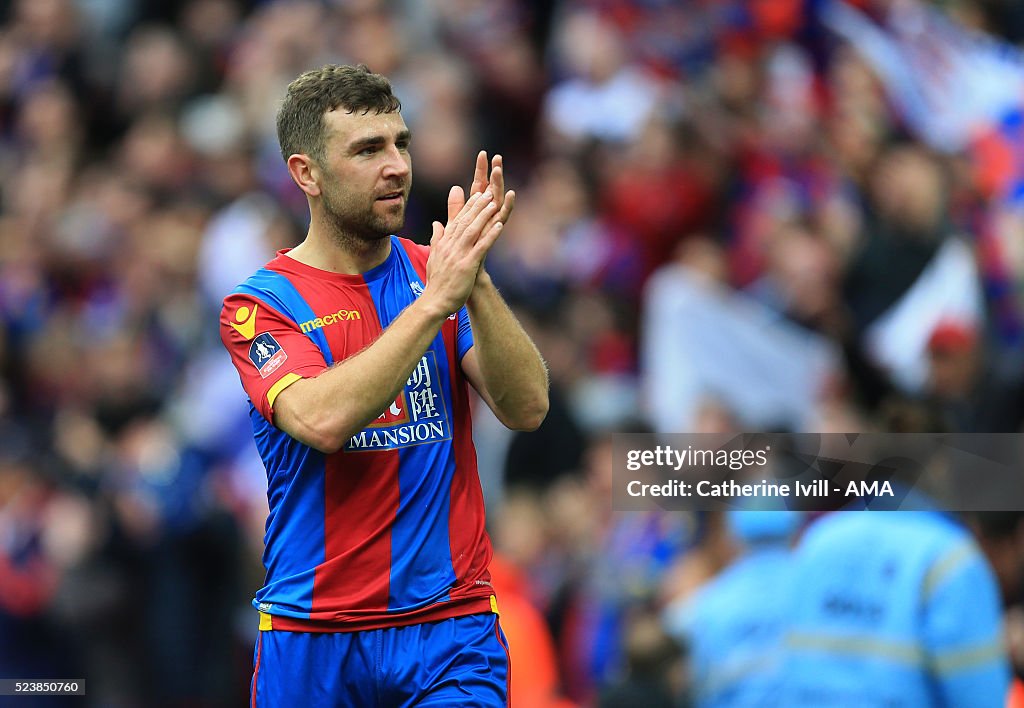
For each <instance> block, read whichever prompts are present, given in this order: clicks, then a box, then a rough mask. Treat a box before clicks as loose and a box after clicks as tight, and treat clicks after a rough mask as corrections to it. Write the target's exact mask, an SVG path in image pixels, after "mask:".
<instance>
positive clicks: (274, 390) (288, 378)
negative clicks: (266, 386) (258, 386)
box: [267, 372, 302, 409]
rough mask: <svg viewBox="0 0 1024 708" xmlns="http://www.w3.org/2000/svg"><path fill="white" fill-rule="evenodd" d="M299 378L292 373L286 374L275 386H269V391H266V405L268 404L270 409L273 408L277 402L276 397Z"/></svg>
mask: <svg viewBox="0 0 1024 708" xmlns="http://www.w3.org/2000/svg"><path fill="white" fill-rule="evenodd" d="M301 378H302V377H301V376H299V375H298V374H296V373H294V372H292V373H287V374H285V375H284V376H282V377H281V378H280V379H279V380H278V382H277V383H276V384H274V385H273V386H271V387H270V390H269V391H267V403H269V404H270V408H271V409H273V408H274V401H275V400H277V397H278V396H279V395H280V394H281V391H283V390H285V389H286V388H288V387H289V386H291V385H292V384H293V383H295V382H296V381H298V380H299V379H301Z"/></svg>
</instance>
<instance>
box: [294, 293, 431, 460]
mask: <svg viewBox="0 0 1024 708" xmlns="http://www.w3.org/2000/svg"><path fill="white" fill-rule="evenodd" d="M446 314H447V313H445V312H444V311H443V310H442V309H441V308H439V307H436V306H434V305H433V303H431V302H429V301H425V300H424V299H420V300H417V301H415V302H414V303H413V304H411V305H410V306H409V307H407V308H406V309H405V311H404V312H403V313H402V314H401V315H399V317H398V318H397V319H396V320H395V321H394V322H392V323H391V325H390V326H389V327H388V328H387V329H386V330H385V331H384V333H383V334H382V335H381V336H380V338H378V339H377V340H376V341H375V342H374V343H373V344H371V345H370V346H369V347H367V348H366V349H364V350H363V351H361V352H359V353H358V354H355V355H353V356H351V357H349V358H347V359H345V360H344V361H341V362H339V363H338V364H336V365H334V366H332V367H331V368H330V369H327V370H326V371H324V372H323V373H322V374H320V375H319V376H317V377H315V378H312V379H305V380H302V381H297V382H296V383H294V384H292V385H291V386H290V387H288V388H287V389H285V391H283V392H282V393H281V395H280V396H279V397H278V403H277V405H276V406H275V411H274V422H275V424H276V425H277V426H278V427H280V428H281V429H282V430H284V431H286V432H287V433H288V434H289V435H291V436H292V437H294V438H295V439H297V440H299V441H300V442H303V443H305V444H307V445H310V446H311V447H314V448H316V449H318V450H321V451H322V452H333V451H335V450H337V449H339V448H341V446H342V445H344V444H345V442H346V441H347V440H348V439H349V438H351V437H352V436H353V435H355V434H356V433H358V432H359V431H360V430H362V429H363V428H364V427H366V425H367V424H368V423H370V422H372V421H373V419H374V418H376V417H377V416H379V415H380V414H381V412H382V411H384V410H385V409H387V407H388V406H389V405H390V404H391V403H393V402H394V400H395V397H396V396H397V395H398V393H399V391H401V390H402V387H403V386H404V385H405V383H406V381H407V380H408V378H409V375H410V374H411V373H412V371H413V369H414V368H415V366H416V364H417V363H418V362H419V361H420V358H421V357H422V356H423V352H424V351H426V349H427V347H429V346H430V343H431V342H432V341H433V339H434V337H435V335H436V334H437V332H438V330H439V329H440V327H441V324H442V323H443V322H444V321H445V317H446Z"/></svg>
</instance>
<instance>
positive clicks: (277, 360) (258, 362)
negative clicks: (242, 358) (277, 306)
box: [249, 332, 288, 378]
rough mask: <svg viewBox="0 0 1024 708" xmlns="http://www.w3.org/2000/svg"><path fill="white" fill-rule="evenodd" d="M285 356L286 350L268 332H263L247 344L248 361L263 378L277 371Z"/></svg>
mask: <svg viewBox="0 0 1024 708" xmlns="http://www.w3.org/2000/svg"><path fill="white" fill-rule="evenodd" d="M287 358H288V352H286V351H285V350H284V349H282V348H281V345H280V344H278V343H277V340H276V339H274V335H272V334H271V333H270V332H264V333H263V334H261V335H260V336H258V337H256V339H254V340H252V344H250V345H249V361H251V362H252V365H253V366H255V367H256V370H257V371H259V372H260V376H262V377H263V378H267V377H268V376H270V375H271V374H272V373H274V372H275V371H277V370H278V369H279V368H280V367H281V364H283V363H284V362H285V360H286V359H287Z"/></svg>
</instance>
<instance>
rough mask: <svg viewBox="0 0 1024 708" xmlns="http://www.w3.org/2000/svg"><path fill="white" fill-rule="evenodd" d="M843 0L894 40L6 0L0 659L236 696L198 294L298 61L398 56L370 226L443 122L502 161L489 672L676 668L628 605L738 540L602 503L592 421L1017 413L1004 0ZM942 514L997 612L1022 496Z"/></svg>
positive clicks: (627, 23) (1000, 419) (616, 681)
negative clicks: (507, 381)
mask: <svg viewBox="0 0 1024 708" xmlns="http://www.w3.org/2000/svg"><path fill="white" fill-rule="evenodd" d="M851 5H852V6H854V7H858V8H860V9H861V10H863V11H865V12H866V13H867V15H868V16H870V17H872V18H874V19H873V22H875V23H876V24H875V26H876V27H878V28H881V36H882V37H883V38H886V39H885V41H890V40H891V41H893V42H897V44H896V45H892V46H896V47H898V48H899V49H900V51H903V52H905V54H904V56H910V57H914V56H917V57H918V59H921V57H924V60H921V61H907V62H905V63H900V64H898V67H899V71H894V72H886V71H885V70H881V71H880V70H878V68H879V67H878V66H877V65H873V64H872V63H871V61H870V60H869V58H868V57H869V56H870V51H869V48H868V47H866V46H861V45H857V43H856V42H855V43H854V44H852V45H851V44H850V43H849V42H847V41H844V40H843V39H841V35H842V32H843V29H844V27H845V28H846V29H847V30H849V29H850V25H849V24H846V25H843V21H838V20H836V15H834V14H833V15H829V14H828V13H829V11H830V9H829V8H830V6H831V8H832V9H833V10H834V4H833V3H826V2H819V1H817V0H814V1H812V0H808V1H806V2H805V1H804V0H749V1H745V2H741V1H739V0H720V1H713V0H675V1H673V0H562V1H560V2H553V3H548V2H536V1H534V2H531V1H527V0H518V1H517V0H425V1H423V2H417V1H416V0H395V1H393V2H388V1H385V0H335V1H334V2H311V1H305V2H303V1H294V2H290V1H289V2H285V1H277V2H272V1H269V0H267V1H264V2H260V1H256V0H248V1H246V0H178V1H176V2H142V1H140V2H129V1H127V0H78V1H77V2H75V1H74V0H14V1H11V0H8V1H5V2H2V3H0V13H2V15H0V17H2V20H3V21H2V25H0V205H2V211H0V676H4V677H33V676H37V677H50V678H56V677H68V676H78V677H86V678H87V680H88V686H89V696H90V697H89V700H88V702H89V704H91V705H103V706H143V705H145V706H220V705H238V704H240V703H241V702H242V701H244V700H246V698H245V697H246V692H247V687H248V679H249V675H250V671H251V648H252V645H253V639H254V636H255V632H256V629H257V626H256V617H255V613H254V611H253V610H252V609H251V607H250V606H249V600H250V598H251V596H252V594H253V592H254V591H255V589H256V588H257V587H258V586H259V584H260V581H261V578H262V568H261V566H260V561H259V557H260V552H261V550H262V531H263V520H264V516H265V512H266V500H265V497H264V489H265V486H264V485H265V476H264V472H263V470H262V466H261V464H260V462H259V460H258V458H257V456H256V452H255V449H254V447H253V444H252V441H251V437H250V431H249V423H248V418H247V408H246V404H245V402H244V400H243V398H242V393H241V389H240V387H239V385H238V382H237V376H236V374H235V372H234V371H233V369H232V368H231V366H230V364H229V361H228V358H227V355H226V354H225V352H224V351H223V350H222V348H221V345H220V342H219V339H218V333H217V324H216V323H217V312H218V309H219V303H220V299H221V297H222V296H223V295H224V294H225V293H226V292H228V290H229V289H230V288H231V287H232V286H233V285H234V284H235V283H236V282H238V281H240V280H241V279H243V278H244V277H245V276H246V275H247V274H248V273H250V272H251V271H252V270H253V269H255V268H256V267H258V266H259V265H261V264H262V263H264V262H265V261H266V260H268V259H269V258H270V257H271V255H272V253H273V252H274V250H275V249H277V248H282V247H286V246H288V245H291V244H294V243H295V242H297V240H298V239H300V238H301V235H302V234H303V232H304V228H305V223H304V220H305V218H306V205H305V201H304V200H303V199H302V198H301V194H300V193H299V191H298V190H297V189H295V188H294V187H293V186H292V184H291V183H290V181H289V178H288V175H287V173H286V171H285V169H284V166H283V164H282V161H281V159H280V156H279V154H278V150H277V144H276V137H275V135H274V132H273V117H274V113H275V107H276V106H275V101H276V100H278V99H279V97H280V96H281V95H282V93H283V90H284V87H285V86H286V84H287V82H288V81H289V80H290V79H291V78H293V77H294V76H295V75H297V74H298V73H299V72H301V71H302V70H304V69H306V68H310V67H314V66H317V65H320V64H322V63H327V62H364V63H366V64H368V65H369V66H370V67H371V68H372V69H373V70H375V71H378V72H381V73H384V74H386V75H388V76H389V77H391V78H392V80H393V82H394V84H395V87H396V91H397V93H398V95H399V96H400V97H401V99H402V101H403V104H404V111H403V112H404V115H405V118H406V120H407V122H408V124H409V125H410V127H411V128H412V130H413V131H414V133H415V135H416V139H415V142H414V149H413V154H414V158H415V160H414V168H415V180H414V185H413V192H412V197H411V200H410V206H409V218H408V221H407V225H406V233H405V235H408V236H410V237H412V238H414V239H419V240H422V239H424V238H426V237H427V235H428V234H429V223H430V220H431V219H432V218H437V216H438V214H442V213H444V200H445V195H446V194H447V190H448V187H449V186H450V185H451V184H454V183H459V184H465V183H466V182H467V181H468V179H469V176H470V170H471V165H472V161H473V156H474V154H475V151H476V150H477V149H478V148H479V147H484V148H486V149H487V150H489V151H490V152H491V153H494V152H501V153H502V154H504V156H505V163H506V166H507V174H508V182H509V184H510V185H511V186H512V187H514V188H515V189H516V190H517V192H518V193H519V197H520V201H519V202H518V204H517V208H516V212H515V214H514V216H513V219H512V221H511V222H510V224H509V228H508V230H507V231H506V233H505V235H503V237H502V241H501V242H500V243H499V244H498V246H496V248H495V250H494V252H493V254H492V255H491V257H490V260H489V269H490V270H491V272H492V273H493V275H494V277H495V280H496V281H497V282H498V283H499V285H500V286H501V288H502V290H503V292H504V293H505V295H506V297H507V298H508V299H509V300H510V301H511V302H512V303H513V304H514V305H515V307H516V308H517V311H518V312H519V313H520V315H521V317H522V318H523V320H524V322H525V323H526V324H527V325H528V328H529V330H530V331H531V333H532V334H533V336H534V337H535V339H536V341H537V342H538V345H539V347H540V349H541V351H542V352H543V354H544V355H545V357H546V358H547V360H548V362H549V364H550V367H551V375H552V408H551V413H550V415H549V417H548V420H547V421H546V422H545V424H544V426H543V427H542V428H541V430H540V431H538V432H537V433H534V434H531V435H518V434H516V435H512V434H509V433H507V432H505V431H503V430H502V429H500V427H499V426H497V424H496V423H495V422H494V421H493V419H492V418H490V417H489V416H488V415H487V414H486V413H485V412H484V411H480V414H479V416H478V421H477V445H478V451H479V455H480V462H481V474H482V477H483V483H484V487H485V493H486V497H487V500H488V506H489V517H490V525H491V532H492V537H493V539H494V541H495V545H496V549H497V551H498V557H497V559H496V561H495V567H494V572H495V575H496V582H497V583H498V586H499V592H500V597H501V603H502V607H503V608H504V614H503V617H502V621H503V624H504V625H505V627H506V631H507V632H508V634H509V636H510V639H511V640H512V643H513V647H514V649H516V653H517V654H519V655H520V656H519V657H518V658H517V663H516V668H515V672H514V676H516V677H517V678H516V681H517V685H516V688H515V689H514V691H516V693H515V696H516V698H517V701H516V702H517V704H519V705H523V706H546V705H590V704H594V703H595V702H596V701H597V700H598V697H599V696H601V695H602V694H603V695H604V696H605V698H606V702H605V703H604V705H629V704H630V703H628V702H622V701H623V700H626V699H622V698H621V697H622V696H633V699H635V698H636V696H637V695H645V694H643V693H640V694H636V693H630V692H629V691H631V690H636V691H641V692H642V691H652V692H653V693H651V694H648V698H647V699H644V700H654V699H653V698H651V697H650V696H655V695H659V692H663V691H665V690H669V691H672V692H675V693H676V695H677V696H678V695H680V694H683V693H685V686H686V684H687V680H688V679H687V665H686V661H685V656H684V654H683V653H682V652H681V651H680V650H679V649H677V648H676V647H674V645H673V644H672V643H671V642H670V641H669V640H668V635H667V631H666V630H667V628H666V626H665V625H664V623H663V622H662V619H661V617H662V616H661V614H660V611H661V609H662V608H663V607H665V606H666V605H667V604H668V603H669V601H670V600H672V599H677V598H680V597H685V596H686V595H688V594H689V593H691V592H692V591H693V589H694V588H696V587H699V586H700V585H701V584H702V583H703V582H705V581H706V580H707V579H708V578H710V577H712V576H713V575H715V574H716V573H717V572H719V571H720V570H721V569H722V568H724V567H726V566H727V565H728V564H729V563H730V561H731V559H733V558H734V557H736V556H737V554H739V553H740V552H741V549H742V538H738V537H737V534H736V533H734V532H732V531H730V528H731V527H730V526H729V525H728V524H727V523H726V521H727V520H726V519H723V518H722V517H719V516H715V515H710V516H685V515H679V514H676V515H659V514H655V513H650V514H629V515H626V514H615V513H612V512H611V510H610V506H609V498H610V497H609V489H608V485H609V484H610V481H609V480H610V447H609V434H610V433H611V432H613V431H619V430H622V431H625V430H629V431H638V430H649V429H654V430H665V431H672V430H677V431H693V432H699V431H708V432H712V431H728V430H736V429H748V430H750V429H762V430H795V431H845V432H849V431H855V430H882V431H915V430H928V431H930V430H956V431H962V432H1013V431H1017V432H1019V431H1021V424H1022V420H1024V397H1022V395H1021V391H1022V388H1021V366H1020V361H1021V360H1022V359H1021V354H1022V346H1024V328H1022V319H1021V312H1022V309H1021V284H1022V279H1024V219H1022V210H1021V208H1020V206H1019V204H1020V202H1019V201H1018V200H1019V198H1020V196H1021V195H1022V194H1024V189H1021V186H1022V185H1024V164H1021V163H1022V160H1024V158H1022V157H1021V156H1022V155H1024V139H1022V129H1021V123H1022V121H1021V112H1020V106H1021V105H1024V80H1022V79H1021V75H1022V74H1024V68H1021V67H1024V63H1021V62H1020V61H1019V59H1018V57H1017V56H1016V51H1017V50H1016V48H1015V47H1014V45H1015V44H1016V45H1018V46H1019V43H1020V42H1021V41H1022V40H1024V10H1021V9H1019V8H1020V5H1019V4H1017V3H1013V2H1009V1H1005V2H1003V1H1000V0H984V1H983V0H976V1H967V0H962V1H956V0H949V1H948V2H941V3H931V4H929V3H924V4H918V3H915V2H909V3H902V4H901V3H889V2H884V1H882V0H859V1H858V2H854V3H851ZM890 5H902V6H904V7H909V8H910V11H915V12H916V11H922V12H923V13H924V14H923V15H921V16H923V17H925V18H926V20H927V21H928V22H934V23H937V24H936V26H938V27H940V28H941V29H942V32H944V33H946V35H945V40H944V41H943V42H942V44H941V46H939V47H936V46H930V45H929V43H928V41H927V40H928V37H929V34H928V33H920V32H918V33H917V34H914V32H912V31H910V30H906V27H904V30H906V31H903V32H902V34H901V31H900V29H899V28H898V27H896V26H889V25H888V24H887V20H886V18H887V8H889V6H890ZM829 17H831V18H832V22H831V24H830V20H829V19H828V18H829ZM943 18H947V19H948V20H949V21H950V22H951V24H948V25H946V24H943V23H944V22H945V21H946V20H945V19H943ZM836 22H838V24H836ZM942 32H940V34H941V33H942ZM978 33H981V34H978ZM986 37H987V38H988V39H986ZM950 38H953V39H950ZM954 40H955V41H954ZM989 40H992V41H989ZM899 42H902V43H903V44H898V43H899ZM889 48H890V49H891V48H892V47H891V46H890V47H889ZM958 53H959V54H958ZM965 56H966V57H970V58H978V57H980V59H981V60H980V61H979V62H976V63H974V64H972V63H970V62H965V63H964V64H963V66H966V67H967V68H965V69H964V70H963V71H960V70H959V69H960V68H963V67H961V65H960V64H958V63H957V62H958V61H959V59H962V58H963V57H965ZM986 61H991V62H994V64H991V65H989V64H985V62H986ZM978 66H982V69H978V68H977V67H978ZM991 66H998V67H1002V68H1003V69H1005V71H1006V74H1005V75H1003V74H1000V77H1001V78H1003V79H1006V78H1007V77H1009V79H1008V80H1007V81H1004V82H1003V83H1002V84H1001V85H1000V90H999V91H997V92H996V96H995V98H993V96H992V95H990V94H985V95H984V96H983V97H982V98H984V99H985V100H981V99H978V100H975V98H977V96H976V94H973V93H970V91H969V90H967V89H971V90H973V89H974V88H977V87H979V86H982V84H984V83H985V82H984V81H983V79H984V78H985V74H984V70H986V69H985V67H988V68H989V69H991ZM970 67H974V69H973V70H974V71H982V72H983V73H982V74H981V75H973V76H972V75H971V73H970V71H971V70H972V69H971V68H970ZM979 90H980V89H979ZM964 91H967V93H964ZM990 99H991V100H990ZM1015 524H1017V526H1016V527H1015V526H1014V525H1015ZM977 528H978V529H979V533H980V534H981V538H982V540H983V541H984V542H985V547H986V548H989V549H993V548H996V549H999V554H998V556H995V555H994V556H993V558H994V559H995V560H996V563H997V566H996V569H997V570H998V571H1000V579H1001V580H1002V581H1003V590H1004V593H1005V600H1006V602H1007V605H1008V606H1010V605H1012V603H1014V602H1016V603H1017V609H1016V610H1014V609H1012V608H1011V609H1010V610H1009V611H1008V615H1007V616H1008V618H1013V617H1016V618H1017V619H1016V622H1017V625H1016V626H1017V627H1020V624H1021V620H1020V614H1019V613H1020V609H1019V608H1020V604H1019V603H1020V602H1021V599H1022V594H1021V586H1020V584H1019V579H1020V575H1021V568H1022V565H1024V551H1022V546H1024V542H1022V541H1021V537H1022V534H1021V532H1020V526H1019V521H1018V520H1017V519H1016V518H1013V517H1012V515H1011V517H1010V518H1001V519H991V518H989V519H985V518H982V519H980V520H979V523H978V525H977ZM1014 528H1016V529H1017V531H1016V541H1015V542H1014V541H1013V540H1012V539H1013V538H1014V537H1013V533H1014V531H1013V529H1014ZM1007 529H1009V530H1007ZM1006 539H1011V540H1010V541H1007V540H1006ZM1015 613H1016V614H1015ZM1011 636H1016V638H1017V639H1016V641H1017V642H1018V644H1019V643H1021V631H1020V630H1019V629H1018V630H1017V631H1016V633H1012V632H1011ZM1022 656H1024V650H1022V649H1021V648H1020V647H1019V646H1018V650H1017V654H1016V660H1017V662H1024V658H1022ZM630 682H633V684H635V685H633V686H632V688H630ZM610 691H611V692H610ZM615 691H618V692H617V693H616V692H615ZM615 696H620V699H618V700H620V702H619V703H616V702H615V701H616V700H617V699H616V698H615ZM633 704H634V705H639V703H635V702H634V703H633ZM644 704H645V705H654V703H644Z"/></svg>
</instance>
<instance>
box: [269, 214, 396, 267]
mask: <svg viewBox="0 0 1024 708" xmlns="http://www.w3.org/2000/svg"><path fill="white" fill-rule="evenodd" d="M390 254H391V238H390V237H387V236H385V237H384V238H379V239H367V238H360V237H359V236H356V235H353V234H350V233H347V232H339V231H337V230H336V229H333V228H331V227H330V226H329V225H328V224H325V223H323V221H322V220H319V219H317V220H314V221H313V223H311V224H310V226H309V231H308V232H307V233H306V238H305V240H303V242H302V243H300V244H299V245H298V246H296V247H295V248H293V249H292V250H290V251H289V252H288V255H289V256H290V257H292V258H294V259H295V260H297V261H299V262H301V263H305V264H306V265H309V266H313V267H314V268H319V269H320V270H326V271H329V272H331V273H345V274H348V275H359V274H360V273H365V272H366V271H368V270H370V269H372V268H375V267H377V266H379V265H380V264H381V263H383V262H384V261H385V260H387V257H388V256H389V255H390Z"/></svg>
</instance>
